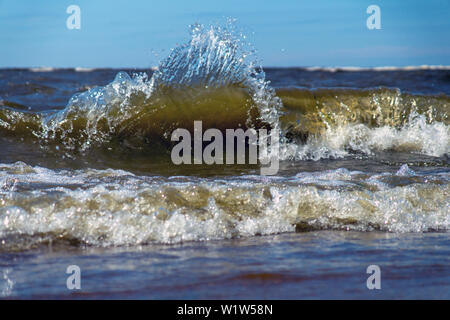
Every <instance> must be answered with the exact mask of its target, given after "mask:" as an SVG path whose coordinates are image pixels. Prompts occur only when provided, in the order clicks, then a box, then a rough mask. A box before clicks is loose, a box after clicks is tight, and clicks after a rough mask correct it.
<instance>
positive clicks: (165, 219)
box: [0, 162, 450, 250]
mask: <svg viewBox="0 0 450 320" xmlns="http://www.w3.org/2000/svg"><path fill="white" fill-rule="evenodd" d="M449 179H450V175H449V173H448V172H440V173H436V172H435V173H433V174H418V173H416V172H414V171H413V170H411V169H410V168H408V166H407V165H404V166H402V167H401V168H399V169H398V171H397V172H394V173H366V172H361V171H351V170H347V169H342V168H341V169H336V170H327V171H322V172H313V173H308V172H302V173H299V174H296V175H292V176H287V177H262V176H241V177H227V178H223V179H217V178H214V179H212V178H195V177H190V178H187V177H182V176H178V177H176V176H175V177H170V178H165V177H159V176H156V177H149V176H138V175H134V174H132V173H129V172H126V171H122V170H112V169H108V170H94V169H83V170H75V171H70V170H69V171H68V170H50V169H46V168H42V167H37V166H34V167H32V166H28V165H26V164H24V163H21V162H17V163H15V164H10V165H4V164H2V165H0V242H1V243H2V246H1V248H2V249H1V250H14V249H18V250H19V249H24V248H30V247H33V246H36V245H39V244H48V243H52V242H53V243H55V244H56V243H58V242H61V243H69V244H78V245H79V244H85V245H86V244H87V245H96V246H109V245H139V244H146V243H178V242H183V241H194V240H195V241H197V240H211V239H229V238H236V237H247V236H254V235H267V234H276V233H281V232H294V231H297V232H303V231H309V230H320V229H335V230H359V231H372V230H382V231H390V232H426V231H447V230H449V229H450V220H449V219H450V212H449V208H450V200H449V199H450V197H449V193H450V184H449Z"/></svg>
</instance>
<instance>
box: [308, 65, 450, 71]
mask: <svg viewBox="0 0 450 320" xmlns="http://www.w3.org/2000/svg"><path fill="white" fill-rule="evenodd" d="M302 69H305V70H308V71H327V72H337V71H350V72H351V71H355V72H357V71H417V70H450V66H443V65H421V66H404V67H394V66H385V67H371V68H366V67H304V68H302Z"/></svg>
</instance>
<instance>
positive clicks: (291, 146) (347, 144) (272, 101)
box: [0, 24, 450, 160]
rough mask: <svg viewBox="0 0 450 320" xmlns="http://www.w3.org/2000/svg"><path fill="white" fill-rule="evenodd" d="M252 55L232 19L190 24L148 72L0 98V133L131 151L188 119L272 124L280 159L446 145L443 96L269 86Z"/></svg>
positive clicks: (206, 123) (439, 150)
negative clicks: (57, 96)
mask: <svg viewBox="0 0 450 320" xmlns="http://www.w3.org/2000/svg"><path fill="white" fill-rule="evenodd" d="M255 56H256V55H255V50H254V49H253V48H252V47H251V45H249V44H248V43H247V40H246V38H245V36H243V35H242V34H240V33H239V32H237V31H236V30H235V29H234V27H233V25H232V24H229V25H227V26H225V27H217V26H209V27H205V26H201V25H193V26H192V27H191V37H190V40H189V41H188V42H187V43H185V44H183V45H180V46H178V47H176V48H175V49H173V50H172V51H171V53H170V54H169V56H168V57H167V58H166V59H164V60H162V61H161V63H160V65H159V66H158V68H156V69H155V70H154V71H153V73H152V74H151V76H150V77H148V75H147V74H146V73H141V74H134V75H131V76H130V75H129V74H127V73H125V72H119V73H118V74H117V75H116V77H115V79H114V80H113V81H112V82H111V83H110V84H108V85H106V86H103V87H96V88H92V89H90V90H88V91H85V92H82V93H78V94H75V95H74V96H73V97H72V98H71V99H70V101H69V102H68V104H67V106H66V107H65V108H64V109H63V110H60V111H47V112H40V113H36V112H29V111H26V110H27V108H26V107H25V106H18V105H17V104H14V103H11V102H8V101H4V100H2V101H0V134H1V135H2V136H10V137H19V138H20V139H22V140H31V141H33V142H36V141H37V142H38V143H39V144H40V145H41V146H43V147H45V146H48V145H57V148H58V149H59V148H61V149H64V150H76V151H81V152H84V151H88V150H90V149H95V148H105V149H107V150H114V149H116V148H122V147H125V148H128V149H132V150H133V152H135V150H148V149H151V148H152V146H153V145H155V144H158V145H163V146H164V147H165V148H166V149H168V148H169V147H170V145H171V143H170V136H171V133H172V132H173V130H175V129H177V128H186V129H188V130H191V131H193V122H194V120H202V121H203V128H204V129H205V130H206V129H208V128H218V129H220V130H225V129H227V128H244V129H246V128H259V127H271V128H279V129H282V130H281V132H282V133H283V138H282V140H281V142H282V144H283V148H282V153H281V155H280V156H281V158H282V159H285V160H286V159H302V160H304V159H312V160H318V159H327V158H342V157H347V156H352V155H355V154H356V155H360V154H364V155H369V156H370V155H372V154H374V153H377V152H380V151H399V152H412V153H419V154H424V155H428V156H436V157H441V156H445V155H446V154H448V153H449V152H450V129H449V119H448V110H449V109H450V98H449V97H448V96H445V95H435V96H433V95H413V94H408V93H403V92H401V91H400V90H399V89H389V88H372V89H364V90H363V89H317V90H306V89H300V88H278V89H277V90H275V89H273V88H271V86H270V83H269V82H268V81H267V80H266V79H265V74H264V72H263V70H262V69H261V68H260V67H258V66H259V63H258V60H257V59H256V57H255ZM421 68H425V67H421ZM429 68H435V67H429ZM24 110H25V111H24Z"/></svg>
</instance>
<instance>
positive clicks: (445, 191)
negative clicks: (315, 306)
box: [0, 27, 450, 299]
mask: <svg viewBox="0 0 450 320" xmlns="http://www.w3.org/2000/svg"><path fill="white" fill-rule="evenodd" d="M238 40H239V38H238V37H236V36H234V35H233V34H232V33H229V32H226V31H224V30H222V29H215V28H212V29H208V28H206V29H202V28H200V27H197V29H195V30H193V33H192V38H191V40H190V41H189V42H188V43H186V44H185V45H182V46H180V47H178V48H175V50H173V51H172V53H171V54H170V55H169V57H167V58H166V59H165V60H163V61H162V62H161V64H160V66H159V67H158V68H157V69H154V70H125V71H126V72H118V70H111V69H99V70H95V69H94V70H84V69H55V70H54V69H2V70H0V150H1V151H0V272H1V273H0V275H1V277H0V294H1V296H2V297H4V298H8V297H12V298H59V297H60V298H68V297H74V298H189V299H191V298H254V299H256V298H287V299H291V298H449V292H450V290H449V288H450V284H449V272H448V271H449V259H448V256H449V240H450V238H449V230H450V196H449V195H450V184H449V179H450V169H449V168H450V166H449V164H450V163H449V159H450V158H449V154H450V129H449V118H448V113H449V112H448V111H449V110H450V97H449V95H450V70H449V69H448V68H446V67H437V68H436V67H425V66H424V67H418V68H406V69H404V68H403V69H402V68H398V69H395V68H394V69H392V68H391V69H351V70H348V69H342V70H337V69H320V68H284V69H276V68H265V69H264V71H263V70H261V69H260V68H255V65H256V64H255V63H256V62H255V61H252V60H250V61H249V58H248V56H249V54H248V52H247V51H246V49H245V48H243V47H241V45H240V42H239V41H238ZM250 56H251V55H250ZM194 120H202V121H203V129H204V130H206V129H207V128H217V129H219V130H221V131H224V130H226V129H237V128H243V129H246V128H266V129H279V130H280V131H281V137H280V142H281V147H280V153H279V158H280V161H281V162H280V169H279V171H278V173H277V174H276V175H274V176H261V175H260V167H259V165H237V164H236V165H206V164H202V165H180V166H176V165H174V164H173V163H172V161H171V158H170V151H171V148H172V147H173V143H172V142H171V141H170V136H171V132H172V131H173V130H174V129H176V128H180V127H181V128H186V129H187V130H190V131H192V130H193V121H194ZM74 264H75V265H78V266H80V268H81V270H82V290H80V291H77V292H76V293H73V292H71V291H69V290H68V289H67V288H66V286H65V280H66V278H67V275H66V274H65V270H66V268H67V266H68V265H74ZM371 264H376V265H379V266H380V268H381V270H382V289H381V290H379V291H378V290H368V289H367V287H366V279H367V277H368V275H367V274H366V272H365V270H366V268H367V266H369V265H371Z"/></svg>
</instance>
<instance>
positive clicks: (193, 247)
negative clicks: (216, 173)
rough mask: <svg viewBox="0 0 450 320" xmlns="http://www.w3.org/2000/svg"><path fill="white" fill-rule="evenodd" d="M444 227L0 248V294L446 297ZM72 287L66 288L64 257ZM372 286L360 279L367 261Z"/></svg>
mask: <svg viewBox="0 0 450 320" xmlns="http://www.w3.org/2000/svg"><path fill="white" fill-rule="evenodd" d="M448 248H449V237H448V234H445V233H426V234H417V233H407V234H393V233H384V232H354V231H350V232H344V231H315V232H308V233H290V234H282V235H272V236H263V237H252V238H244V239H234V240H225V241H223V240H222V241H209V242H189V243H184V244H177V245H151V246H138V247H126V248H124V247H120V248H95V247H92V248H85V249H80V248H77V247H66V246H63V247H58V246H50V247H45V248H43V249H40V250H34V251H27V252H22V253H14V252H10V253H4V254H2V255H1V256H0V263H1V265H2V273H3V285H2V286H1V287H0V293H2V294H3V297H8V298H26V299H55V298H56V299H60V298H62V299H68V298H70V299H72V298H73V299H92V298H96V299H322V298H327V299H449V298H450V294H449V292H450V290H449V288H450V276H449V271H450V270H449V269H450V268H449V260H448V255H449V249H448ZM73 264H76V265H78V266H79V267H80V268H81V278H82V280H81V290H77V291H69V290H68V289H67V288H66V279H67V277H68V275H67V274H66V273H65V271H66V268H67V266H69V265H73ZM373 264H377V265H379V266H380V270H381V290H368V289H367V286H366V281H367V278H368V277H369V274H367V273H366V269H367V267H368V266H369V265H373Z"/></svg>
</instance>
